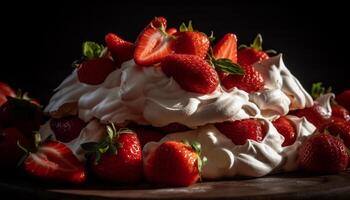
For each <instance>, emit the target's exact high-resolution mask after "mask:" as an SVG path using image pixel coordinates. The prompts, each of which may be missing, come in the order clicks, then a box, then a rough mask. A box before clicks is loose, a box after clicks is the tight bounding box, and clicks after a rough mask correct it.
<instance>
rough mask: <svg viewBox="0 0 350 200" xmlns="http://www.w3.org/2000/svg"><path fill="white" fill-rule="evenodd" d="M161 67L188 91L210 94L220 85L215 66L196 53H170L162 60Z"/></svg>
mask: <svg viewBox="0 0 350 200" xmlns="http://www.w3.org/2000/svg"><path fill="white" fill-rule="evenodd" d="M161 68H162V70H163V72H164V73H165V74H166V75H167V76H168V77H173V78H174V79H175V81H176V82H177V83H178V84H179V85H180V86H181V87H182V88H183V89H184V90H186V91H188V92H194V93H200V94H210V93H212V92H213V91H214V90H215V89H216V88H217V87H218V85H219V78H218V75H217V73H216V71H215V70H214V68H213V67H211V66H210V65H209V64H208V63H207V62H206V61H205V60H203V59H201V58H200V57H198V56H195V55H186V54H173V55H169V56H167V57H166V58H164V59H163V60H162V62H161Z"/></svg>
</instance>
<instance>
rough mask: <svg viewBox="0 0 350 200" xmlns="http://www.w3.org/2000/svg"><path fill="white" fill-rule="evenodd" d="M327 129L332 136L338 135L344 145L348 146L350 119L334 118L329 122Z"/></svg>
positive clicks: (349, 145)
mask: <svg viewBox="0 0 350 200" xmlns="http://www.w3.org/2000/svg"><path fill="white" fill-rule="evenodd" d="M327 130H328V131H329V132H330V133H331V134H332V135H334V136H339V137H340V138H341V139H342V140H343V142H344V144H345V146H346V147H347V148H350V121H346V120H344V119H340V118H335V119H333V121H332V123H330V124H329V126H328V127H327Z"/></svg>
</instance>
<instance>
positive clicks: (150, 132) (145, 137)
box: [129, 124, 164, 148]
mask: <svg viewBox="0 0 350 200" xmlns="http://www.w3.org/2000/svg"><path fill="white" fill-rule="evenodd" d="M129 128H130V129H131V130H133V131H135V133H136V134H137V137H138V139H139V141H140V144H141V148H143V147H144V146H145V144H147V143H149V142H158V141H159V140H161V139H162V138H163V137H164V134H163V133H161V132H160V131H159V130H158V129H156V128H154V127H152V126H141V125H136V124H134V125H132V126H130V127H129Z"/></svg>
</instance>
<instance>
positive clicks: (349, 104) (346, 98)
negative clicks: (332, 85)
mask: <svg viewBox="0 0 350 200" xmlns="http://www.w3.org/2000/svg"><path fill="white" fill-rule="evenodd" d="M335 100H336V101H337V103H338V104H339V105H341V106H343V107H344V108H345V109H347V110H350V90H345V91H344V92H342V93H340V94H338V95H337V96H336V97H335Z"/></svg>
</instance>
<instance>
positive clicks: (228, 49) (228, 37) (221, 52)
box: [213, 33, 237, 63]
mask: <svg viewBox="0 0 350 200" xmlns="http://www.w3.org/2000/svg"><path fill="white" fill-rule="evenodd" d="M213 54H214V57H215V59H221V58H226V59H230V60H231V61H232V62H234V63H237V37H236V35H235V34H233V33H227V34H225V35H224V37H223V38H222V39H221V40H220V41H219V42H218V43H217V44H216V45H215V46H214V48H213Z"/></svg>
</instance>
